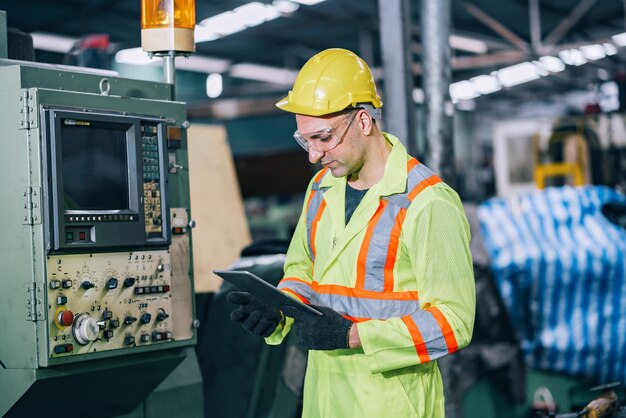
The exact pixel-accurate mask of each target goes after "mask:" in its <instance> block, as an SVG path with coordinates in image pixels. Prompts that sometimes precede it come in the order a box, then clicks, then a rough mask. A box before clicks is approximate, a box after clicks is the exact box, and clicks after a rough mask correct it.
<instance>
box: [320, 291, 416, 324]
mask: <svg viewBox="0 0 626 418" xmlns="http://www.w3.org/2000/svg"><path fill="white" fill-rule="evenodd" d="M310 301H311V303H312V304H314V305H322V306H328V307H329V308H331V309H333V310H335V311H337V312H339V313H340V314H342V315H347V316H350V317H353V318H359V319H381V320H384V319H389V318H395V317H403V316H407V315H409V314H411V313H413V312H415V311H416V310H418V309H419V308H420V304H419V301H418V300H389V299H369V298H363V297H351V296H343V295H335V294H328V293H314V294H313V297H312V299H311V300H310Z"/></svg>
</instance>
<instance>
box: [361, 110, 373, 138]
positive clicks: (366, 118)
mask: <svg viewBox="0 0 626 418" xmlns="http://www.w3.org/2000/svg"><path fill="white" fill-rule="evenodd" d="M357 119H358V120H357V122H358V126H359V129H360V130H361V133H363V135H365V136H369V135H370V134H371V133H372V128H373V124H374V121H373V120H372V116H371V115H370V114H369V113H367V110H360V111H359V114H358V115H357Z"/></svg>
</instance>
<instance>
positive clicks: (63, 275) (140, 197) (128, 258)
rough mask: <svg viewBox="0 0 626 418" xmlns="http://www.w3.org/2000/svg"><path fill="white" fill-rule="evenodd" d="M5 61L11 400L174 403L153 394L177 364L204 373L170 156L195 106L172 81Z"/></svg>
mask: <svg viewBox="0 0 626 418" xmlns="http://www.w3.org/2000/svg"><path fill="white" fill-rule="evenodd" d="M0 61H2V62H1V63H0V64H1V66H0V110H1V111H0V126H1V127H2V128H1V129H2V133H1V134H0V135H1V143H2V154H1V155H0V178H1V179H2V181H1V182H0V196H2V199H3V203H2V216H0V228H1V230H2V233H1V234H0V256H1V258H2V262H3V264H4V266H3V269H2V273H1V276H0V335H2V343H0V391H1V392H2V396H0V415H6V416H38V415H41V414H42V413H44V412H45V413H46V415H48V416H64V417H69V416H80V417H84V416H90V417H99V416H107V417H110V416H122V415H124V416H144V412H145V411H147V410H148V409H150V408H142V406H141V405H142V403H143V402H145V400H146V399H148V398H150V396H152V397H153V399H157V401H156V402H157V404H158V397H159V396H162V399H161V402H162V403H163V404H168V405H170V407H176V403H172V402H170V401H169V400H167V393H168V390H163V391H162V392H161V394H160V395H158V396H156V397H155V393H156V392H155V389H158V387H159V385H161V387H162V386H163V385H164V384H165V385H166V386H168V385H167V378H168V376H170V375H171V374H173V372H175V371H176V369H177V368H179V367H180V366H181V365H182V364H187V366H186V367H187V368H188V369H187V371H186V372H185V373H182V375H183V376H184V378H183V380H182V381H183V382H184V380H185V379H195V384H196V386H197V383H198V381H199V382H200V384H201V378H200V377H199V371H198V370H197V369H198V368H197V361H196V358H195V355H194V352H193V348H192V346H193V345H194V344H195V343H196V328H197V326H198V321H196V320H194V318H195V312H194V310H195V307H194V297H193V276H192V274H193V273H192V272H193V269H192V268H191V266H192V254H191V242H190V241H191V237H190V230H191V229H190V228H189V224H190V218H189V216H190V213H189V179H188V173H187V171H186V170H175V169H173V170H170V163H169V162H170V161H176V166H181V165H182V166H186V165H187V146H186V125H187V122H186V106H185V105H184V104H183V103H180V102H175V101H173V100H171V98H172V96H173V94H172V86H171V85H169V84H164V83H155V82H148V81H140V80H130V79H125V78H121V77H118V76H117V75H116V73H112V72H102V71H101V72H96V71H93V72H89V71H88V70H84V69H72V68H69V67H62V66H52V65H46V64H35V63H33V64H29V63H24V62H12V61H10V60H0ZM170 171H172V172H170ZM174 374H175V373H174ZM190 376H193V378H192V377H190ZM180 382H181V380H180V379H179V386H180V385H183V386H184V385H185V384H184V383H180ZM168 387H169V388H170V389H171V388H175V387H176V384H169V386H168ZM183 403H184V404H185V405H186V407H190V405H193V402H189V401H188V400H186V401H184V402H183ZM154 405H155V404H154V403H153V406H154ZM181 407H182V406H181ZM153 409H159V408H153ZM195 409H196V412H197V413H198V414H201V413H202V412H201V411H202V407H201V404H200V407H199V408H195ZM137 411H140V412H139V413H137ZM180 411H181V410H179V412H180ZM129 414H135V415H129ZM145 414H146V415H149V414H148V413H147V412H145ZM153 415H155V416H156V415H158V414H156V413H155V414H153Z"/></svg>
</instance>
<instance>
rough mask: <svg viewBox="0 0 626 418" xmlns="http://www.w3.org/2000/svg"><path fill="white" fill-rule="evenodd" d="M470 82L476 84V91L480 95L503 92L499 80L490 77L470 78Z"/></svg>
mask: <svg viewBox="0 0 626 418" xmlns="http://www.w3.org/2000/svg"><path fill="white" fill-rule="evenodd" d="M470 81H471V82H472V83H474V87H476V91H478V92H479V93H480V94H489V93H493V92H495V91H498V90H502V86H501V85H500V83H498V79H497V78H495V77H493V76H490V75H479V76H478V77H473V78H470Z"/></svg>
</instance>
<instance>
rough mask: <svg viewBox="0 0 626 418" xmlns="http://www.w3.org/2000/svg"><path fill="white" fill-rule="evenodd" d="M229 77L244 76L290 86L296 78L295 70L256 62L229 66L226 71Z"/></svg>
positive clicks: (247, 78)
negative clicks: (228, 69)
mask: <svg viewBox="0 0 626 418" xmlns="http://www.w3.org/2000/svg"><path fill="white" fill-rule="evenodd" d="M228 74H229V75H230V76H231V77H235V78H244V79H246V80H257V81H264V82H266V83H273V84H278V85H283V86H291V85H293V82H294V81H295V80H296V75H298V72H297V71H294V70H286V69H284V68H277V67H269V66H266V65H258V64H247V63H241V64H235V65H233V66H232V67H230V71H229V73H228Z"/></svg>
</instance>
